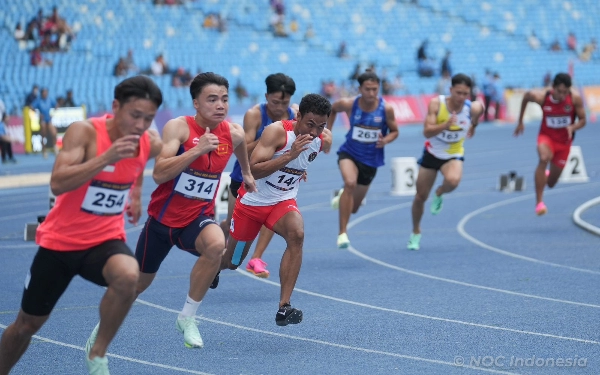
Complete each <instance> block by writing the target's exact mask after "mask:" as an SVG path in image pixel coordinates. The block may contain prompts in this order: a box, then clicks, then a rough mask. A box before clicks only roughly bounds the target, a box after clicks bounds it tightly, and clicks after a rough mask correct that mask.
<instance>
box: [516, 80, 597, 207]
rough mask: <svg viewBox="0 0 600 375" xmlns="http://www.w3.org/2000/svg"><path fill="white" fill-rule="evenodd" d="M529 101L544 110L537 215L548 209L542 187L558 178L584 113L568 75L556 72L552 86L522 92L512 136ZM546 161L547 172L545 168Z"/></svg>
mask: <svg viewBox="0 0 600 375" xmlns="http://www.w3.org/2000/svg"><path fill="white" fill-rule="evenodd" d="M529 102H534V103H537V104H539V105H540V106H541V107H542V111H543V114H544V115H543V117H542V125H541V128H540V133H539V135H538V141H537V150H538V155H539V162H538V165H537V168H536V170H535V198H536V206H535V213H536V214H537V215H538V216H539V215H544V214H545V213H546V212H548V208H547V207H546V205H545V204H544V201H543V196H544V187H545V186H546V185H548V187H549V188H553V187H554V185H556V183H557V182H558V179H559V177H560V174H561V173H562V170H563V169H564V167H565V165H566V163H567V158H568V157H569V152H570V150H571V143H572V142H573V137H574V136H575V131H577V130H579V129H581V128H583V127H584V126H585V123H586V115H585V109H584V107H583V100H582V98H581V96H580V95H579V94H578V93H577V92H574V91H571V76H569V75H568V74H567V73H558V74H557V75H556V76H555V77H554V82H553V85H552V90H550V91H527V92H526V93H525V95H524V96H523V101H522V102H521V112H520V113H519V124H518V125H517V128H516V129H515V132H514V135H515V136H519V135H520V134H523V131H524V130H525V126H524V125H523V116H524V115H525V108H526V107H527V103H529ZM575 119H577V121H576V120H575ZM548 163H550V170H549V172H547V171H546V168H547V167H548Z"/></svg>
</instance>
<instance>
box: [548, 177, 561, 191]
mask: <svg viewBox="0 0 600 375" xmlns="http://www.w3.org/2000/svg"><path fill="white" fill-rule="evenodd" d="M557 183H558V179H557V178H552V179H551V178H548V181H547V182H546V185H547V186H548V187H549V188H550V189H552V188H553V187H554V186H556V184H557Z"/></svg>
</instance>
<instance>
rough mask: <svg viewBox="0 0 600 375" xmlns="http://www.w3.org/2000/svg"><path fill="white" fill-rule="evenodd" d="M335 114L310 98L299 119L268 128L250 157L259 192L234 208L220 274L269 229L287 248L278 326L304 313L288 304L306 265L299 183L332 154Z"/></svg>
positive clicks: (233, 266)
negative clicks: (331, 118) (329, 126)
mask: <svg viewBox="0 0 600 375" xmlns="http://www.w3.org/2000/svg"><path fill="white" fill-rule="evenodd" d="M330 114H331V103H329V100H327V98H325V97H323V96H321V95H317V94H308V95H306V96H305V97H304V98H302V101H301V102H300V108H299V112H298V117H297V120H284V121H280V122H275V123H273V124H272V125H269V126H268V127H266V128H265V130H264V132H263V134H262V136H261V137H260V140H259V141H258V144H257V145H256V148H255V149H254V151H253V152H252V156H251V157H250V169H251V171H252V174H253V175H254V177H255V178H256V187H257V191H255V192H246V191H245V189H244V186H243V185H242V187H240V189H239V191H238V198H237V200H236V202H235V207H234V209H233V217H232V219H231V227H230V229H229V240H228V241H227V249H226V252H225V255H224V256H223V264H222V266H221V269H225V268H229V269H233V270H234V269H236V268H237V267H238V266H239V265H240V264H241V263H242V261H243V260H244V258H245V257H246V255H247V254H248V249H249V248H250V246H251V245H252V242H253V241H254V239H255V238H256V236H257V235H258V232H259V231H260V228H261V227H262V226H263V225H265V226H266V227H267V228H269V229H270V230H272V231H274V232H275V233H277V234H279V235H280V236H282V237H283V238H284V239H285V242H286V244H287V246H286V249H285V252H284V253H283V257H282V258H281V265H280V267H279V279H280V283H281V294H280V299H279V310H278V311H277V314H276V315H275V323H276V324H277V325H279V326H285V325H288V324H297V323H300V322H301V321H302V311H300V310H298V309H295V308H293V307H292V306H291V305H290V299H291V296H292V291H293V290H294V286H295V285H296V280H297V279H298V274H299V273H300V266H301V264H302V245H303V243H304V221H303V219H302V215H301V214H300V211H299V210H298V207H297V205H296V195H297V194H298V188H299V186H300V180H302V179H303V178H304V179H305V176H306V169H307V168H308V165H309V164H310V163H311V162H312V161H313V160H315V158H316V157H317V155H318V154H319V152H321V151H324V152H329V150H330V148H331V132H330V131H329V130H327V129H326V128H325V126H326V125H327V118H328V117H329V115H330Z"/></svg>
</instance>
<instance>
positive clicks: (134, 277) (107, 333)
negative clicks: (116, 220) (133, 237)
mask: <svg viewBox="0 0 600 375" xmlns="http://www.w3.org/2000/svg"><path fill="white" fill-rule="evenodd" d="M102 275H103V276H104V280H106V283H107V284H108V287H107V289H106V292H105V293H104V297H102V301H101V302H100V328H99V330H98V336H97V337H96V342H95V343H94V345H93V347H92V349H91V350H90V353H89V358H90V359H93V358H94V357H96V356H98V357H104V356H105V355H106V350H107V348H108V344H110V342H111V341H112V339H113V338H114V337H115V335H116V334H117V330H118V329H119V327H120V326H121V323H123V320H124V319H125V316H127V313H128V312H129V309H130V308H131V305H132V304H133V301H135V298H136V296H137V294H136V285H137V282H138V278H139V266H138V263H137V261H136V259H135V258H134V257H132V256H131V255H125V254H115V255H113V256H111V257H110V258H108V260H107V261H106V264H105V265H104V267H103V268H102Z"/></svg>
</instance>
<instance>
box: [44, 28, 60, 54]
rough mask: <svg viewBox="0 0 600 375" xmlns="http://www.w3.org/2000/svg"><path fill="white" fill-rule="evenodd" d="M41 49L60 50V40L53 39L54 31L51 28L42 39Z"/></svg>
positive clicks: (46, 50) (47, 50)
mask: <svg viewBox="0 0 600 375" xmlns="http://www.w3.org/2000/svg"><path fill="white" fill-rule="evenodd" d="M40 51H42V52H56V51H58V41H57V40H56V39H53V37H52V33H51V32H50V31H49V30H46V31H44V34H43V35H42V41H41V42H40Z"/></svg>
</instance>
